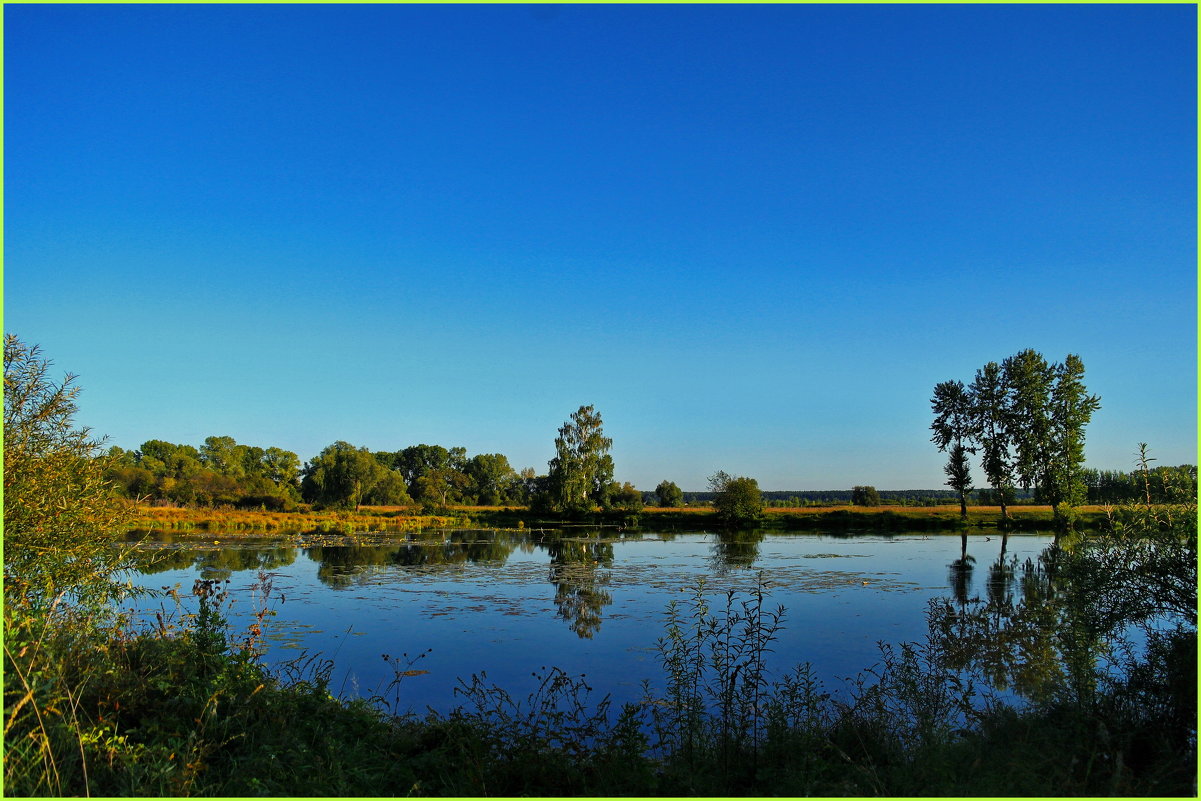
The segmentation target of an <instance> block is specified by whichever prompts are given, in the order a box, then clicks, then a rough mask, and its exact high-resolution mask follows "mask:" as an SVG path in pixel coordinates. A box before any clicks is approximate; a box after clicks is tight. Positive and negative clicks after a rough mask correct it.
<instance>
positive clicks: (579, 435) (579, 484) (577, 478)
mask: <svg viewBox="0 0 1201 801" xmlns="http://www.w3.org/2000/svg"><path fill="white" fill-rule="evenodd" d="M602 426H603V421H602V420H601V416H600V412H598V411H596V409H595V408H593V407H592V406H581V407H580V408H579V409H578V410H576V411H575V412H573V413H572V415H571V419H570V420H568V421H567V422H565V423H564V424H563V427H562V428H560V429H559V436H558V437H557V438H556V439H555V457H554V458H553V459H551V460H550V471H549V473H548V475H547V484H548V489H549V492H550V505H551V508H552V509H553V510H555V511H558V512H588V511H591V510H592V508H593V507H594V506H597V505H603V504H604V503H605V497H606V493H607V492H608V487H609V483H610V482H611V481H612V480H613V457H612V456H610V455H609V449H610V448H612V447H613V440H611V439H609V438H608V437H606V436H605V435H604V430H603V427H602Z"/></svg>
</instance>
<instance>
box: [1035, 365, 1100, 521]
mask: <svg viewBox="0 0 1201 801" xmlns="http://www.w3.org/2000/svg"><path fill="white" fill-rule="evenodd" d="M1054 371H1055V384H1054V386H1052V388H1051V397H1050V413H1051V426H1050V435H1051V443H1050V451H1051V459H1052V464H1051V466H1050V468H1049V469H1048V470H1047V471H1046V473H1047V483H1048V485H1049V486H1048V487H1047V494H1048V496H1049V498H1048V500H1049V501H1050V502H1051V503H1052V504H1054V505H1055V506H1056V507H1057V508H1058V506H1059V504H1067V505H1068V506H1069V507H1071V506H1078V505H1080V504H1081V503H1083V502H1084V500H1085V497H1086V495H1087V487H1086V486H1085V484H1084V476H1083V468H1084V427H1085V426H1086V425H1088V422H1089V420H1091V419H1092V416H1093V412H1095V411H1096V410H1097V409H1099V408H1100V407H1101V401H1100V399H1099V398H1098V397H1097V396H1096V395H1089V394H1088V391H1087V390H1086V389H1085V386H1084V362H1082V361H1081V360H1080V357H1079V356H1077V355H1075V354H1072V353H1069V354H1068V355H1067V357H1066V358H1065V359H1064V360H1063V363H1062V364H1056V365H1055V367H1054Z"/></svg>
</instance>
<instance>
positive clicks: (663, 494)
mask: <svg viewBox="0 0 1201 801" xmlns="http://www.w3.org/2000/svg"><path fill="white" fill-rule="evenodd" d="M655 495H656V496H658V498H659V505H660V506H663V507H666V508H669V509H674V508H675V507H678V506H683V505H684V491H683V490H681V489H680V488H679V487H677V486H676V482H674V481H660V482H659V486H657V487H655Z"/></svg>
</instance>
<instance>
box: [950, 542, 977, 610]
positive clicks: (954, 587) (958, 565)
mask: <svg viewBox="0 0 1201 801" xmlns="http://www.w3.org/2000/svg"><path fill="white" fill-rule="evenodd" d="M947 568H948V573H947V583H948V584H950V585H951V594H952V595H954V597H955V603H957V604H959V608H960V610H962V609H963V608H964V607H965V606H966V605H967V603H968V597H967V595H968V592H969V591H970V590H971V588H972V571H974V570H975V569H976V557H974V556H972V555H970V554H969V553H968V552H967V532H964V533H963V534H962V535H961V540H960V546H959V558H958V559H956V560H955V561H954V562H951V564H949V565H948V566H947ZM977 600H979V599H977Z"/></svg>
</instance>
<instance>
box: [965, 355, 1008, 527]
mask: <svg viewBox="0 0 1201 801" xmlns="http://www.w3.org/2000/svg"><path fill="white" fill-rule="evenodd" d="M968 394H969V396H970V397H971V405H972V416H973V417H974V418H975V426H974V428H975V435H976V441H977V442H978V443H979V448H980V461H981V467H983V468H984V475H985V477H986V478H987V479H988V483H989V484H990V485H991V486H992V488H993V493H994V495H995V497H996V498H997V502H998V503H1000V505H1001V520H1002V521H1007V520H1008V519H1009V508H1008V504H1009V501H1010V500H1012V498H1013V494H1014V466H1013V457H1012V455H1011V453H1010V450H1011V448H1010V444H1011V442H1012V440H1013V432H1012V429H1011V425H1010V423H1011V418H1012V412H1011V410H1010V399H1009V386H1008V385H1007V384H1006V382H1005V373H1004V371H1003V370H1002V369H1001V366H1000V365H999V364H997V363H996V362H989V363H988V364H986V365H984V367H982V368H981V369H979V370H977V371H976V378H975V380H974V381H972V383H971V386H969V387H968Z"/></svg>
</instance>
